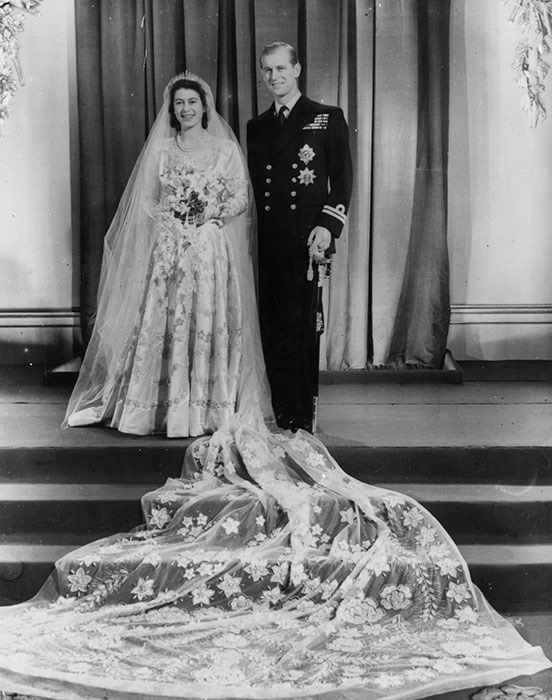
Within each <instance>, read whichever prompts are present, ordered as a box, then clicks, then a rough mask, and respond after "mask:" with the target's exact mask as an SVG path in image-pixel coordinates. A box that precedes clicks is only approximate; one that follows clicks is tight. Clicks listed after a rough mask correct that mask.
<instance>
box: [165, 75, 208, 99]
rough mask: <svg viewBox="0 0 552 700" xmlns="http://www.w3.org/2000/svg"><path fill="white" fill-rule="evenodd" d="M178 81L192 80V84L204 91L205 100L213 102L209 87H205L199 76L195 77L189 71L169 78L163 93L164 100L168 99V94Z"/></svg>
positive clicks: (205, 84)
mask: <svg viewBox="0 0 552 700" xmlns="http://www.w3.org/2000/svg"><path fill="white" fill-rule="evenodd" d="M178 80H193V81H194V82H196V83H198V84H199V85H201V87H202V88H203V90H204V91H205V94H206V95H207V100H208V101H211V102H212V101H213V93H212V92H211V88H210V87H209V85H207V83H206V82H205V81H204V80H203V78H200V77H199V75H196V74H195V73H192V72H191V71H189V70H187V71H184V73H179V74H178V75H175V76H174V78H171V79H170V80H169V82H168V84H167V87H166V88H165V90H164V91H163V97H164V98H165V99H168V97H169V95H170V92H171V90H172V88H173V85H174V84H175V83H176V82H177V81H178Z"/></svg>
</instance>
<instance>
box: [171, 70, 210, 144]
mask: <svg viewBox="0 0 552 700" xmlns="http://www.w3.org/2000/svg"><path fill="white" fill-rule="evenodd" d="M181 88H184V89H185V90H193V91H194V92H197V94H198V95H199V97H200V98H201V104H202V105H203V116H202V117H201V126H202V127H203V128H204V129H206V128H207V124H208V123H209V120H208V118H207V95H206V93H205V90H204V89H203V88H202V86H201V85H200V84H199V83H198V82H196V81H195V80H189V79H188V78H180V79H179V80H176V81H175V82H174V83H173V84H172V85H171V93H170V98H169V115H170V120H171V126H172V128H173V129H176V130H177V131H180V122H179V121H178V119H177V118H176V115H175V113H174V94H175V92H176V91H177V90H180V89H181Z"/></svg>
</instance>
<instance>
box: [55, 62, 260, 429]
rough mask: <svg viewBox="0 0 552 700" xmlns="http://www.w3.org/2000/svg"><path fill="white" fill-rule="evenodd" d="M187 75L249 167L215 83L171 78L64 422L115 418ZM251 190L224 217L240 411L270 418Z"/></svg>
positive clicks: (215, 130) (109, 238)
mask: <svg viewBox="0 0 552 700" xmlns="http://www.w3.org/2000/svg"><path fill="white" fill-rule="evenodd" d="M181 77H184V78H188V79H191V80H196V81H198V82H200V83H201V85H202V86H203V88H204V89H205V91H206V94H207V106H208V109H207V112H208V128H207V133H208V134H209V135H210V136H212V137H215V138H219V139H223V140H227V141H230V142H232V144H234V145H235V146H236V153H237V154H238V155H239V158H240V159H241V163H240V173H243V174H246V173H247V167H246V164H245V159H244V156H243V153H242V151H241V150H240V149H239V147H238V145H237V140H236V138H235V136H234V134H233V132H232V130H231V129H230V127H229V126H228V125H227V124H226V123H225V122H224V120H223V119H222V118H221V117H220V115H218V114H217V112H216V110H215V108H214V102H213V96H212V92H211V90H210V88H209V86H208V85H207V84H206V83H205V82H204V81H202V80H201V79H200V78H198V77H197V76H195V75H194V74H191V73H185V74H181V75H178V76H176V77H175V78H173V80H171V82H170V83H169V84H168V85H167V87H166V89H165V92H164V102H163V106H162V108H161V110H160V112H159V114H158V116H157V119H156V121H155V123H154V126H153V127H152V129H151V132H150V134H149V136H148V139H147V141H146V144H145V145H144V148H143V149H142V152H141V153H140V156H139V158H138V160H137V162H136V165H135V167H134V169H133V171H132V174H131V176H130V178H129V181H128V183H127V186H126V188H125V191H124V193H123V196H122V197H121V201H120V203H119V206H118V208H117V212H116V214H115V217H114V218H113V221H112V223H111V226H110V228H109V230H108V232H107V234H106V237H105V243H104V254H103V261H102V272H101V277H100V284H99V290H98V305H97V313H96V321H95V325H94V329H93V332H92V336H91V339H90V342H89V344H88V347H87V350H86V353H85V356H84V359H83V364H82V368H81V371H80V373H79V377H78V380H77V383H76V385H75V388H74V390H73V393H72V395H71V398H70V400H69V403H68V407H67V411H66V415H65V419H64V421H63V427H67V426H68V425H73V426H75V425H87V424H91V423H98V422H103V421H110V420H111V418H112V415H113V412H114V411H115V406H116V404H117V400H118V399H119V398H120V394H121V376H122V374H123V373H124V371H125V366H126V364H127V361H128V357H129V351H130V349H131V348H132V347H133V335H134V334H135V332H136V327H137V324H138V323H139V322H140V320H141V311H140V307H141V304H142V302H143V300H144V297H145V293H146V291H147V285H148V284H149V280H150V277H151V275H150V274H148V269H149V266H150V263H151V259H152V253H153V250H154V246H155V244H156V240H157V238H158V227H157V225H156V217H155V216H152V213H153V211H154V210H155V206H156V203H157V202H158V201H159V197H160V193H159V188H160V182H159V160H160V152H161V151H162V149H163V148H165V146H166V143H167V141H170V140H173V141H174V136H175V132H174V130H173V129H172V128H171V126H170V119H169V99H170V89H171V85H172V84H173V82H174V81H175V80H177V79H178V78H181ZM235 174H236V175H238V174H239V173H235ZM247 190H248V192H247V194H248V201H247V206H246V208H245V209H244V211H243V212H242V213H240V214H239V215H236V216H232V217H227V218H225V219H224V236H225V238H226V240H227V242H228V244H229V246H230V249H231V253H230V254H231V258H232V261H233V262H232V264H233V266H234V268H235V271H236V275H237V278H238V279H239V295H240V305H241V310H242V348H241V351H242V358H241V363H240V371H239V377H238V383H237V387H236V399H235V406H234V412H235V411H237V412H243V411H245V412H246V413H251V411H254V412H257V413H259V414H260V415H261V416H262V417H263V419H264V420H265V421H266V422H268V423H272V421H273V415H272V406H271V401H270V388H269V385H268V380H267V378H266V373H265V366H264V360H263V353H262V346H261V340H260V333H259V329H258V323H257V320H256V317H257V312H256V308H257V306H256V289H255V279H254V272H253V270H254V265H255V256H256V215H255V207H254V202H253V195H252V188H251V183H250V182H249V179H247ZM207 225H210V224H207ZM116 423H117V421H115V424H114V425H113V427H117V425H116ZM216 427H220V424H219V425H215V428H216ZM139 432H143V431H139ZM177 434H179V435H183V432H182V431H177ZM191 434H197V432H196V433H193V432H192V433H191Z"/></svg>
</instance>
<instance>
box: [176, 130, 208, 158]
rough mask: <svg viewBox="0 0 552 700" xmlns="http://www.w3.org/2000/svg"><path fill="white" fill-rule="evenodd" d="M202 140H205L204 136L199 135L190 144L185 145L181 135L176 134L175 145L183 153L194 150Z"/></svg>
mask: <svg viewBox="0 0 552 700" xmlns="http://www.w3.org/2000/svg"><path fill="white" fill-rule="evenodd" d="M204 141H205V137H204V136H200V137H199V138H198V139H196V140H195V141H194V142H193V143H192V144H191V145H190V146H187V145H186V144H185V143H183V141H182V137H181V136H180V134H177V135H176V145H177V146H178V148H180V150H181V151H184V153H190V152H191V151H196V150H197V149H198V148H199V147H200V146H201V144H202V143H203V142H204Z"/></svg>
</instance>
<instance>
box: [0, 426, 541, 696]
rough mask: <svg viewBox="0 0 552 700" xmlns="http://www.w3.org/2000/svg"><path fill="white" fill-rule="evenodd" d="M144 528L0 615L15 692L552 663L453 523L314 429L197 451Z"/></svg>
mask: <svg viewBox="0 0 552 700" xmlns="http://www.w3.org/2000/svg"><path fill="white" fill-rule="evenodd" d="M143 509H144V515H145V518H146V525H145V526H143V527H140V528H138V529H136V530H135V531H133V532H130V533H122V534H119V535H114V536H112V537H109V538H106V539H104V540H101V541H99V542H95V543H92V544H90V545H88V546H85V547H83V548H81V549H79V550H77V551H76V552H72V553H70V554H68V555H67V556H66V557H64V558H63V559H61V560H60V561H59V562H58V563H57V565H56V571H55V573H54V574H53V575H52V576H51V578H50V579H49V581H48V582H47V583H46V585H45V586H44V588H43V590H42V591H41V593H40V594H39V595H38V596H37V598H36V599H35V600H34V601H33V602H32V603H30V604H26V605H23V606H17V607H16V608H14V609H5V610H3V611H0V624H1V625H2V636H1V639H0V672H1V675H0V677H1V678H2V679H3V680H2V681H1V682H0V688H1V689H2V690H4V691H5V692H19V693H24V692H26V693H34V694H35V695H43V696H45V697H50V698H59V699H60V700H61V699H63V700H75V698H110V699H112V700H126V699H127V698H140V699H141V700H154V698H155V699H157V698H197V699H199V698H218V699H220V700H222V699H223V698H259V699H260V698H297V697H303V698H325V699H326V700H330V699H332V700H372V699H373V700H376V699H377V698H389V699H391V698H396V699H397V700H398V699H400V698H425V697H428V696H429V695H433V694H437V693H443V692H446V691H449V690H455V689H459V688H468V687H473V686H478V685H488V684H494V683H498V682H501V681H503V680H505V679H507V678H511V677H513V676H517V675H521V674H532V673H536V672H538V671H540V670H542V669H544V668H548V667H549V666H550V665H551V664H550V662H549V661H548V660H547V659H546V658H545V657H544V655H543V653H542V651H541V650H540V648H534V647H531V646H530V645H529V644H527V643H526V642H525V641H523V640H522V638H521V637H520V636H519V634H518V633H517V632H516V630H515V629H514V628H513V627H512V626H511V625H510V624H509V623H507V622H506V621H504V620H503V619H501V618H500V617H499V616H498V615H497V614H496V613H495V612H494V611H493V610H492V609H491V608H490V606H489V605H488V604H487V603H486V602H485V601H484V599H483V597H482V595H481V594H480V592H479V591H478V590H477V589H476V588H475V587H474V586H473V584H472V582H471V579H470V576H469V572H468V570H467V567H466V564H465V562H464V561H463V559H462V557H461V556H460V554H459V552H458V550H457V548H456V546H455V545H454V543H453V542H452V540H451V539H450V537H449V536H448V535H447V533H446V532H445V531H444V529H443V528H442V527H441V526H440V525H439V523H438V522H437V521H436V520H435V519H434V518H433V517H432V516H431V515H430V514H429V513H428V512H427V511H426V510H424V509H423V508H422V507H421V506H420V505H419V504H418V503H416V502H415V501H413V500H412V499H410V498H408V497H406V496H403V495H401V494H399V493H396V492H392V491H388V490H385V489H380V488H376V487H373V486H369V485H366V484H363V483H361V482H358V481H356V480H354V479H352V478H351V477H349V476H347V474H345V473H344V472H343V471H342V470H341V469H340V468H339V466H338V465H337V463H336V462H335V461H334V460H333V459H332V458H331V456H330V455H329V453H328V452H327V451H326V449H325V448H324V447H323V445H322V444H321V443H320V442H319V441H318V440H317V439H316V438H314V437H313V436H311V435H309V434H308V433H303V432H301V431H299V432H298V433H297V434H295V435H292V434H290V433H282V432H274V431H273V432H269V431H268V430H267V429H265V428H262V427H259V426H258V425H257V426H255V425H250V424H248V423H247V422H244V421H243V420H238V421H236V422H235V423H233V424H231V425H230V424H229V425H228V426H227V428H226V429H225V430H218V431H217V432H216V433H215V434H214V435H212V436H211V437H206V438H201V439H199V440H197V441H195V442H194V443H193V445H192V446H191V447H190V448H189V450H188V452H187V456H186V461H185V465H184V470H183V475H182V478H180V479H170V480H169V481H168V482H167V483H166V484H165V485H164V486H163V487H162V488H160V489H158V490H156V491H154V492H152V493H149V494H147V495H146V496H145V497H144V499H143Z"/></svg>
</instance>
